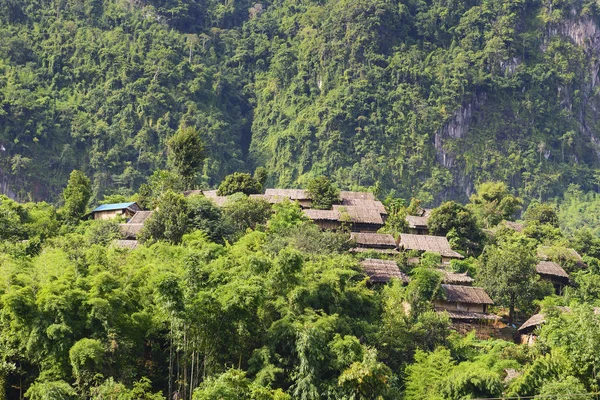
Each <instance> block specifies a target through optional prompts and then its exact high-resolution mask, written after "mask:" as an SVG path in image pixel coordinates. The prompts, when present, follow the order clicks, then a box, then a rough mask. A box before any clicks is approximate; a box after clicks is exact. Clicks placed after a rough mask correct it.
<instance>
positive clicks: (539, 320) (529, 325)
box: [517, 306, 600, 331]
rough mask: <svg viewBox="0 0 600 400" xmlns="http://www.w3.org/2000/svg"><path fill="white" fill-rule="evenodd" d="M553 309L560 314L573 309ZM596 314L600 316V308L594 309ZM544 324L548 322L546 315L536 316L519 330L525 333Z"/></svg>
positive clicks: (559, 307) (524, 323) (539, 314)
mask: <svg viewBox="0 0 600 400" xmlns="http://www.w3.org/2000/svg"><path fill="white" fill-rule="evenodd" d="M553 308H555V309H557V310H558V311H560V312H567V313H568V312H571V307H563V306H555V307H553ZM594 314H600V308H598V307H594ZM544 322H546V316H545V315H544V313H538V314H534V315H532V316H531V318H529V319H528V320H527V321H525V322H523V325H521V326H520V327H519V329H517V330H518V331H524V330H527V329H529V328H537V327H538V326H540V325H542V324H543V323H544Z"/></svg>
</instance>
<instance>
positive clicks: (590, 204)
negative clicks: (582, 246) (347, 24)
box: [558, 185, 600, 254]
mask: <svg viewBox="0 0 600 400" xmlns="http://www.w3.org/2000/svg"><path fill="white" fill-rule="evenodd" d="M598 215H600V196H599V195H598V194H597V193H594V192H589V193H584V192H583V191H582V190H581V189H580V188H579V187H578V186H575V185H571V186H569V189H568V190H567V191H565V193H564V200H563V201H562V203H561V204H560V206H559V210H558V219H559V222H560V228H561V229H562V230H563V231H564V232H565V233H567V234H572V235H578V234H580V232H581V230H582V228H587V229H590V230H591V233H592V234H593V236H595V237H600V229H599V228H598V227H599V226H600V220H599V219H598ZM599 254H600V253H599Z"/></svg>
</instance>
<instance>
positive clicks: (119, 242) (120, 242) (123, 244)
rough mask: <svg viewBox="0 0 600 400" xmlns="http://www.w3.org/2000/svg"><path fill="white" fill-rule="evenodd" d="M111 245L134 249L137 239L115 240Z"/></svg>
mask: <svg viewBox="0 0 600 400" xmlns="http://www.w3.org/2000/svg"><path fill="white" fill-rule="evenodd" d="M113 245H114V246H116V247H121V248H123V249H131V250H133V249H135V248H137V247H138V241H137V240H115V241H114V242H113Z"/></svg>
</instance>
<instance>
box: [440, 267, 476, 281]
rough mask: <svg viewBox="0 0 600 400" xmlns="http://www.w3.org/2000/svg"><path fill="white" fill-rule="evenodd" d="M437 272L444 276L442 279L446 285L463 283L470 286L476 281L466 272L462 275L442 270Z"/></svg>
mask: <svg viewBox="0 0 600 400" xmlns="http://www.w3.org/2000/svg"><path fill="white" fill-rule="evenodd" d="M437 271H439V272H440V273H441V274H442V279H443V280H444V283H448V284H450V285H456V284H461V283H462V284H469V283H473V281H474V279H473V278H471V277H470V276H469V275H467V273H466V272H464V273H462V274H461V273H458V272H452V271H448V270H445V269H441V268H440V269H438V270H437Z"/></svg>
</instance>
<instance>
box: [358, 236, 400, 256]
mask: <svg viewBox="0 0 600 400" xmlns="http://www.w3.org/2000/svg"><path fill="white" fill-rule="evenodd" d="M350 238H351V239H352V240H354V242H355V243H356V247H355V248H353V249H352V250H350V251H351V252H353V253H364V252H369V251H373V252H376V253H382V254H398V250H396V240H395V239H394V236H392V235H390V234H388V233H371V232H353V233H352V234H351V236H350Z"/></svg>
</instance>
